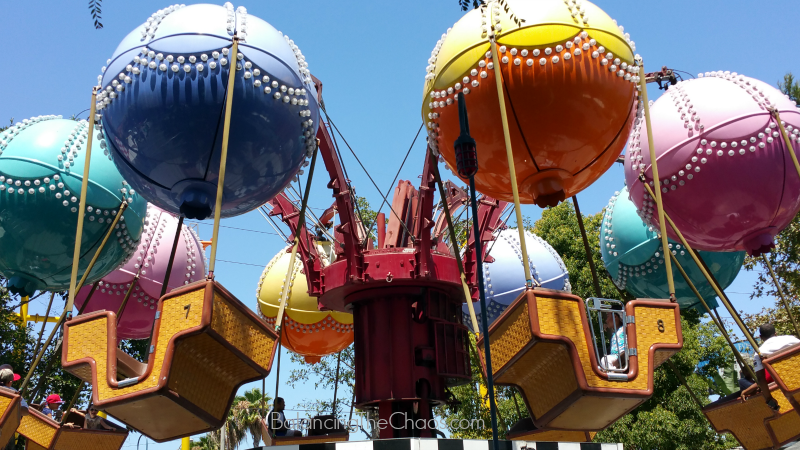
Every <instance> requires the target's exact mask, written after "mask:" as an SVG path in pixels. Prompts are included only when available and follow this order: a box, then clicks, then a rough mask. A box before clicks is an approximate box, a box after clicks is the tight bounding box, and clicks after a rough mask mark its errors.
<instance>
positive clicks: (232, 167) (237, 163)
mask: <svg viewBox="0 0 800 450" xmlns="http://www.w3.org/2000/svg"><path fill="white" fill-rule="evenodd" d="M234 33H235V34H236V36H238V37H239V38H240V44H239V50H238V52H237V53H238V54H237V55H231V54H230V51H231V47H232V42H233V36H234ZM234 64H235V65H236V66H237V71H236V80H235V81H234V89H233V93H232V95H233V106H232V108H231V125H230V139H229V145H228V157H227V169H226V172H225V186H224V190H223V203H222V211H221V214H222V217H231V216H235V215H238V214H243V213H245V212H247V211H250V210H253V209H255V208H257V207H259V206H260V205H262V204H264V203H265V202H266V201H267V200H269V199H270V198H272V197H274V196H275V195H277V194H278V193H279V192H280V191H282V190H283V189H284V188H285V187H286V186H287V185H288V184H289V183H290V182H291V180H292V179H293V178H294V177H295V176H296V175H297V174H298V172H300V173H302V172H301V167H302V166H304V165H306V164H307V161H306V159H307V158H308V157H310V155H311V154H312V152H313V150H314V147H315V145H316V133H317V127H318V124H319V106H318V104H317V95H316V90H315V88H314V84H313V82H312V79H311V73H310V72H309V71H308V64H307V63H306V61H305V56H303V54H302V53H301V52H300V50H299V49H298V48H297V46H296V45H295V44H294V41H292V40H291V39H289V38H288V36H285V35H283V34H282V33H281V32H279V31H278V30H276V29H275V28H273V27H272V26H271V25H269V24H268V23H267V22H265V21H263V20H261V19H259V18H258V17H255V16H251V15H248V14H247V11H246V10H245V9H244V8H243V7H239V8H238V9H237V10H236V11H234V9H233V6H231V4H230V3H226V4H225V6H224V7H223V6H216V5H207V4H199V5H191V6H181V5H175V6H170V7H169V8H166V9H163V10H160V11H158V12H156V13H155V14H153V16H152V17H150V19H148V21H147V22H146V23H144V24H143V25H141V26H139V27H138V28H137V29H135V30H133V32H131V33H130V34H129V35H128V36H126V37H125V39H123V41H122V43H121V44H120V45H119V46H118V47H117V49H116V51H115V52H114V55H113V56H112V57H111V59H109V60H108V65H107V67H104V68H103V71H104V72H103V75H101V76H100V77H99V82H100V88H101V89H102V90H101V91H100V94H99V97H98V99H97V109H98V113H99V115H100V116H101V117H102V124H103V131H104V133H105V134H106V139H107V141H108V147H109V148H108V151H109V152H110V154H111V155H112V157H113V159H114V162H115V164H116V165H117V167H118V168H119V171H120V172H122V174H123V176H124V177H125V179H126V180H128V182H130V183H131V185H132V186H134V188H135V189H136V190H137V191H139V192H140V193H141V194H142V195H143V196H144V197H145V198H146V199H147V200H148V201H150V202H151V203H153V204H155V205H156V206H158V207H160V208H162V209H165V210H167V211H170V212H173V213H176V214H177V213H183V214H185V215H186V216H187V217H189V218H197V219H203V218H206V217H208V216H210V215H211V212H212V210H213V208H214V203H215V197H216V190H217V180H218V177H219V165H220V154H221V147H222V135H223V122H224V120H223V119H224V113H225V99H226V95H227V86H228V75H229V71H230V68H231V67H232V65H234Z"/></svg>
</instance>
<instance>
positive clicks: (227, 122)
mask: <svg viewBox="0 0 800 450" xmlns="http://www.w3.org/2000/svg"><path fill="white" fill-rule="evenodd" d="M238 51H239V36H237V35H236V33H234V34H233V46H232V48H231V54H232V55H233V56H236V55H237V54H238ZM235 80H236V61H233V62H231V65H230V69H229V70H228V88H227V89H226V90H225V118H224V121H223V124H222V149H221V151H220V156H219V176H218V179H217V201H216V204H215V205H214V230H213V231H212V232H211V256H210V257H209V258H208V279H209V280H213V279H214V268H215V263H216V262H217V248H218V247H219V222H220V219H221V218H222V189H223V188H224V187H225V169H226V168H227V165H228V139H229V138H230V134H231V112H232V110H233V97H234V95H233V92H234V88H235Z"/></svg>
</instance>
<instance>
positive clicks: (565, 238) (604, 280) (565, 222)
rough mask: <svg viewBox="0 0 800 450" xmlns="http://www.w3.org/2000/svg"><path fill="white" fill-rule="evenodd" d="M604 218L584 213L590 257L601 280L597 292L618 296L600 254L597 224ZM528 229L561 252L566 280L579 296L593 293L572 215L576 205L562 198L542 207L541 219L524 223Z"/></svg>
mask: <svg viewBox="0 0 800 450" xmlns="http://www.w3.org/2000/svg"><path fill="white" fill-rule="evenodd" d="M602 221H603V214H602V212H601V213H597V214H594V215H590V216H586V215H584V217H583V222H584V226H585V227H586V234H587V239H588V241H589V249H590V250H591V251H592V260H593V261H594V266H595V268H596V269H597V275H598V278H599V282H600V296H601V297H603V298H619V297H620V291H619V290H618V289H617V288H616V286H614V283H613V282H612V281H611V278H610V277H609V276H607V275H606V272H605V269H604V268H603V260H602V258H601V256H600V224H601V222H602ZM526 228H527V229H528V231H531V232H533V233H535V234H536V235H538V236H539V237H541V238H542V239H544V240H545V241H547V243H549V244H550V245H551V246H552V247H553V249H555V251H556V252H558V254H559V255H560V256H561V259H562V260H563V261H564V265H565V266H566V267H567V272H569V282H570V285H571V286H572V293H573V294H575V295H577V296H579V297H581V298H586V297H596V296H597V293H595V291H594V286H593V283H592V271H591V268H590V267H589V263H588V261H587V259H586V250H585V248H584V246H583V240H582V239H581V232H580V228H579V226H578V219H577V216H576V215H575V208H574V207H573V206H572V203H571V202H569V201H566V202H562V203H561V204H560V205H558V206H556V207H554V208H546V209H544V210H543V211H542V217H541V219H539V220H537V221H536V223H535V224H533V225H532V226H531V225H530V224H528V225H526ZM622 294H623V296H624V298H623V299H622V300H629V299H631V298H632V297H631V296H630V295H628V294H627V293H622Z"/></svg>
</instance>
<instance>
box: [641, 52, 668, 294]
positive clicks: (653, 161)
mask: <svg viewBox="0 0 800 450" xmlns="http://www.w3.org/2000/svg"><path fill="white" fill-rule="evenodd" d="M639 71H640V72H639V73H641V74H642V76H640V77H639V92H640V93H641V94H642V106H643V108H644V122H645V125H646V126H647V145H648V146H649V147H650V167H651V169H652V170H653V185H654V186H655V188H656V195H655V197H654V198H655V199H656V206H657V207H658V225H659V227H660V229H661V249H662V251H663V252H664V255H666V254H668V253H669V242H668V238H667V224H666V223H665V222H664V215H665V213H664V203H663V202H662V200H661V178H659V177H658V158H656V147H655V144H653V126H652V124H651V122H650V102H649V100H648V99H647V81H646V80H645V78H646V77H645V76H644V74H645V72H644V63H642V64H641V66H640V67H639ZM644 185H645V186H647V182H646V181H645V182H644ZM648 188H649V186H648ZM648 190H649V191H650V196H653V191H652V190H650V189H648ZM664 263H665V264H664V268H665V269H666V270H667V287H668V288H669V299H670V300H671V301H672V302H675V301H677V300H676V299H675V281H674V280H673V279H672V264H671V263H670V259H669V258H664Z"/></svg>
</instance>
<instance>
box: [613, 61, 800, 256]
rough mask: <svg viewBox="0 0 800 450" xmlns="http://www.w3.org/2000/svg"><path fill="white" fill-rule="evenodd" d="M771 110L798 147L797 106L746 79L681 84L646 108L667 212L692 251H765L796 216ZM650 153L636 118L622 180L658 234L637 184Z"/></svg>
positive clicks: (792, 178) (798, 189)
mask: <svg viewBox="0 0 800 450" xmlns="http://www.w3.org/2000/svg"><path fill="white" fill-rule="evenodd" d="M773 107H774V108H776V109H777V110H778V111H779V113H780V118H781V120H782V121H783V122H784V123H785V126H786V130H787V132H788V133H789V135H790V140H791V142H792V145H793V146H794V147H795V148H796V147H797V146H798V141H799V140H800V131H798V127H800V111H798V109H797V107H796V106H795V104H794V102H793V101H791V100H789V99H788V98H787V97H786V96H785V95H784V94H783V93H781V92H780V91H779V90H777V89H776V88H774V87H772V86H770V85H768V84H766V83H764V82H761V81H759V80H756V79H753V78H749V77H745V76H743V75H738V74H736V73H730V72H712V73H708V74H706V76H704V77H702V78H698V79H694V80H688V81H683V82H679V83H678V84H677V85H675V86H671V87H670V88H669V90H668V91H667V92H666V93H665V94H664V95H662V96H661V98H659V99H658V100H657V101H656V102H655V103H654V104H653V105H652V106H651V108H650V112H651V121H652V128H653V138H654V145H655V153H656V155H657V156H656V157H657V158H658V173H659V177H660V178H661V183H662V188H661V191H662V198H663V201H664V207H665V211H666V212H667V214H669V216H670V217H671V218H672V220H673V221H675V224H676V225H677V226H678V229H679V230H680V231H681V233H683V235H684V237H686V240H687V241H689V243H690V244H691V245H693V246H695V247H697V249H699V250H708V251H734V250H746V251H747V252H748V253H750V254H751V255H752V254H756V255H757V254H760V253H762V252H765V251H769V249H770V248H771V246H772V243H773V239H774V237H775V235H777V234H778V233H779V232H780V231H781V230H783V229H784V228H785V227H786V226H787V225H788V224H789V222H790V221H791V220H792V218H793V217H794V216H795V215H796V214H797V212H798V210H800V195H798V194H800V177H798V174H797V172H796V170H795V168H794V165H793V163H792V160H791V156H790V154H789V150H788V147H787V146H786V144H785V143H784V140H783V137H782V136H781V133H780V128H779V127H778V123H777V122H776V121H775V119H774V118H773V117H772V116H771V114H770V111H769V110H770V109H771V108H773ZM649 152H650V147H649V145H648V142H647V128H646V126H645V122H644V118H643V117H642V116H641V114H640V116H639V118H637V122H636V126H635V127H634V130H633V132H632V134H631V138H630V141H629V143H628V152H627V153H626V155H625V180H626V182H627V184H628V187H629V189H630V196H631V200H633V202H634V203H635V204H636V207H637V209H638V210H639V213H640V215H641V216H642V219H644V220H645V222H649V223H651V224H653V225H656V226H657V225H658V212H657V209H656V206H655V201H654V200H653V199H651V198H650V197H649V195H647V191H646V190H645V189H644V187H643V186H642V184H641V182H640V181H639V180H638V177H639V175H640V173H643V174H644V176H645V179H646V180H647V182H648V183H652V180H653V178H652V168H651V165H650V153H649ZM651 186H652V184H651ZM667 229H668V232H669V237H670V238H672V239H675V240H677V235H675V234H674V232H673V231H672V229H671V228H669V227H667Z"/></svg>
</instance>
